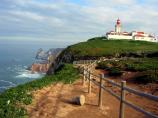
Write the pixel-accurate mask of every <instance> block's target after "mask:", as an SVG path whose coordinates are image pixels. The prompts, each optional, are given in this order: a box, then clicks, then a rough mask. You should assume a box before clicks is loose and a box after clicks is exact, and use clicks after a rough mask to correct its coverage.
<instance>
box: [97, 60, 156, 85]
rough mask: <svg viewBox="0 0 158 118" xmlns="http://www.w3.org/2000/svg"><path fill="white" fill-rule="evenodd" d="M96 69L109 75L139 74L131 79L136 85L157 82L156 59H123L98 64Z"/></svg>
mask: <svg viewBox="0 0 158 118" xmlns="http://www.w3.org/2000/svg"><path fill="white" fill-rule="evenodd" d="M97 68H99V69H105V70H108V71H109V75H121V74H122V71H134V72H139V73H140V74H139V76H137V77H136V78H133V79H134V80H135V82H137V83H149V82H156V81H158V58H125V59H117V60H115V59H114V60H108V61H102V62H100V63H98V65H97Z"/></svg>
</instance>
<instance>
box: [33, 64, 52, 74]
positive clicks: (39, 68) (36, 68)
mask: <svg viewBox="0 0 158 118" xmlns="http://www.w3.org/2000/svg"><path fill="white" fill-rule="evenodd" d="M48 69H49V64H39V63H33V64H32V65H31V71H32V73H34V72H41V73H46V72H47V71H48Z"/></svg>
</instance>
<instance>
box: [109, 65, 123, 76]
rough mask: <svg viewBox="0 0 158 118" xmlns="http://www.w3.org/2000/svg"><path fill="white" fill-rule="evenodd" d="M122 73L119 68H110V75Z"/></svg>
mask: <svg viewBox="0 0 158 118" xmlns="http://www.w3.org/2000/svg"><path fill="white" fill-rule="evenodd" d="M121 74H122V72H121V70H120V69H119V68H115V67H113V68H110V69H109V75H110V76H120V75H121Z"/></svg>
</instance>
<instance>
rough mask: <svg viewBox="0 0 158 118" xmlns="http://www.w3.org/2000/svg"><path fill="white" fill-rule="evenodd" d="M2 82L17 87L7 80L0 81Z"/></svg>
mask: <svg viewBox="0 0 158 118" xmlns="http://www.w3.org/2000/svg"><path fill="white" fill-rule="evenodd" d="M0 82H4V83H8V84H10V85H11V86H15V85H16V84H14V83H13V82H10V81H6V80H0Z"/></svg>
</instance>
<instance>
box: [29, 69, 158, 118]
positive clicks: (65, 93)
mask: <svg viewBox="0 0 158 118" xmlns="http://www.w3.org/2000/svg"><path fill="white" fill-rule="evenodd" d="M96 73H98V74H99V73H100V71H96ZM81 79H82V78H81ZM81 79H79V80H77V81H76V82H75V83H73V84H62V83H56V84H52V85H50V86H48V87H44V88H43V89H41V90H37V91H34V92H33V93H32V94H33V103H32V104H31V105H29V106H27V111H28V113H29V117H30V118H118V115H119V101H118V100H117V99H116V98H114V97H113V96H111V95H110V94H109V93H107V92H103V108H102V109H99V108H98V105H97V103H98V87H97V86H95V85H92V94H91V95H89V94H88V92H87V91H88V87H87V85H88V83H87V84H86V86H83V85H82V80H81ZM111 89H112V90H113V91H114V92H115V93H119V90H118V89H116V88H113V87H111ZM81 94H83V95H85V96H86V103H85V105H84V106H79V105H75V104H72V102H71V101H72V99H73V98H74V97H76V96H79V95H81ZM126 98H127V99H128V100H130V101H132V102H133V103H135V104H138V105H140V106H141V105H143V108H145V109H147V110H149V111H151V112H154V113H156V114H157V109H158V105H157V104H156V103H154V102H150V101H148V100H146V99H143V98H141V97H138V96H134V95H132V94H127V95H126ZM125 118H146V117H145V116H143V115H142V114H141V113H138V112H136V111H135V110H133V109H131V108H129V107H125Z"/></svg>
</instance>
